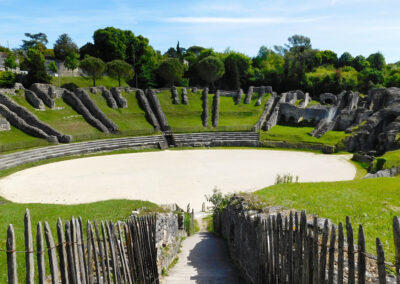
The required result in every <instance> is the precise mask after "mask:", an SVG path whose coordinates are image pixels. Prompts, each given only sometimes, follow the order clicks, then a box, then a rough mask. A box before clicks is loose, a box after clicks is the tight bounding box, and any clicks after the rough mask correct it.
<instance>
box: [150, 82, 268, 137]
mask: <svg viewBox="0 0 400 284" xmlns="http://www.w3.org/2000/svg"><path fill="white" fill-rule="evenodd" d="M178 93H179V96H181V88H178ZM201 96H202V95H201V92H200V91H199V92H197V93H192V91H191V90H190V89H188V101H189V103H188V105H183V104H179V105H174V104H173V103H172V97H171V92H170V91H169V90H168V91H162V92H160V93H159V94H158V98H159V100H160V103H161V106H162V109H163V111H164V113H165V115H166V117H167V120H168V123H169V125H170V126H171V128H172V130H173V131H175V132H177V133H180V132H202V131H246V130H247V131H248V130H251V129H252V128H253V126H254V125H255V124H256V122H257V120H258V119H259V117H260V115H261V113H262V111H263V109H264V105H265V103H266V101H267V100H268V98H269V95H268V96H265V97H264V98H263V99H262V103H261V105H260V106H255V103H256V102H257V98H258V96H257V95H253V97H252V100H251V103H250V104H248V105H246V104H244V103H243V101H244V96H243V99H242V101H241V103H240V104H238V105H235V102H234V98H232V97H223V96H220V106H219V123H218V127H212V104H213V98H214V94H209V95H208V105H209V119H208V124H209V127H203V124H202V120H201V114H202V112H203V107H202V99H201Z"/></svg>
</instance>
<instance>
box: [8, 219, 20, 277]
mask: <svg viewBox="0 0 400 284" xmlns="http://www.w3.org/2000/svg"><path fill="white" fill-rule="evenodd" d="M6 248H7V268H8V283H9V284H18V274H17V254H16V251H15V250H16V245H15V232H14V227H13V225H11V224H10V225H8V230H7V244H6Z"/></svg>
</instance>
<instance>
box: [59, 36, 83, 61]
mask: <svg viewBox="0 0 400 284" xmlns="http://www.w3.org/2000/svg"><path fill="white" fill-rule="evenodd" d="M53 49H54V55H55V57H56V58H57V59H60V60H62V61H64V60H65V58H66V57H67V56H68V55H69V54H71V53H73V52H74V53H79V49H78V46H77V45H76V44H75V43H74V42H73V41H72V39H71V37H70V36H69V35H68V34H65V33H64V34H61V35H60V36H59V37H58V39H57V40H56V42H55V43H54V47H53Z"/></svg>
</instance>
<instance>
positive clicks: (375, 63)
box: [367, 52, 386, 70]
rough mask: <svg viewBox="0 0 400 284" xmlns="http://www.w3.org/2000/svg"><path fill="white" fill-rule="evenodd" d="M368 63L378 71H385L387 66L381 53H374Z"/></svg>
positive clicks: (369, 57)
mask: <svg viewBox="0 0 400 284" xmlns="http://www.w3.org/2000/svg"><path fill="white" fill-rule="evenodd" d="M367 61H368V62H369V64H370V66H371V68H374V69H377V70H383V68H384V67H385V66H386V62H385V57H384V56H383V54H382V53H380V52H377V53H372V54H371V55H370V56H368V58H367Z"/></svg>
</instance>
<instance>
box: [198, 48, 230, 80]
mask: <svg viewBox="0 0 400 284" xmlns="http://www.w3.org/2000/svg"><path fill="white" fill-rule="evenodd" d="M196 68H197V72H198V73H199V76H200V78H201V79H203V80H204V81H205V82H207V83H208V84H212V85H213V84H214V82H215V81H217V80H218V79H219V78H221V77H222V75H224V73H225V67H224V63H223V62H222V61H221V60H220V59H218V58H217V57H215V56H212V55H210V56H207V57H205V58H203V59H201V60H200V61H199V63H198V64H197V65H196Z"/></svg>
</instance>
